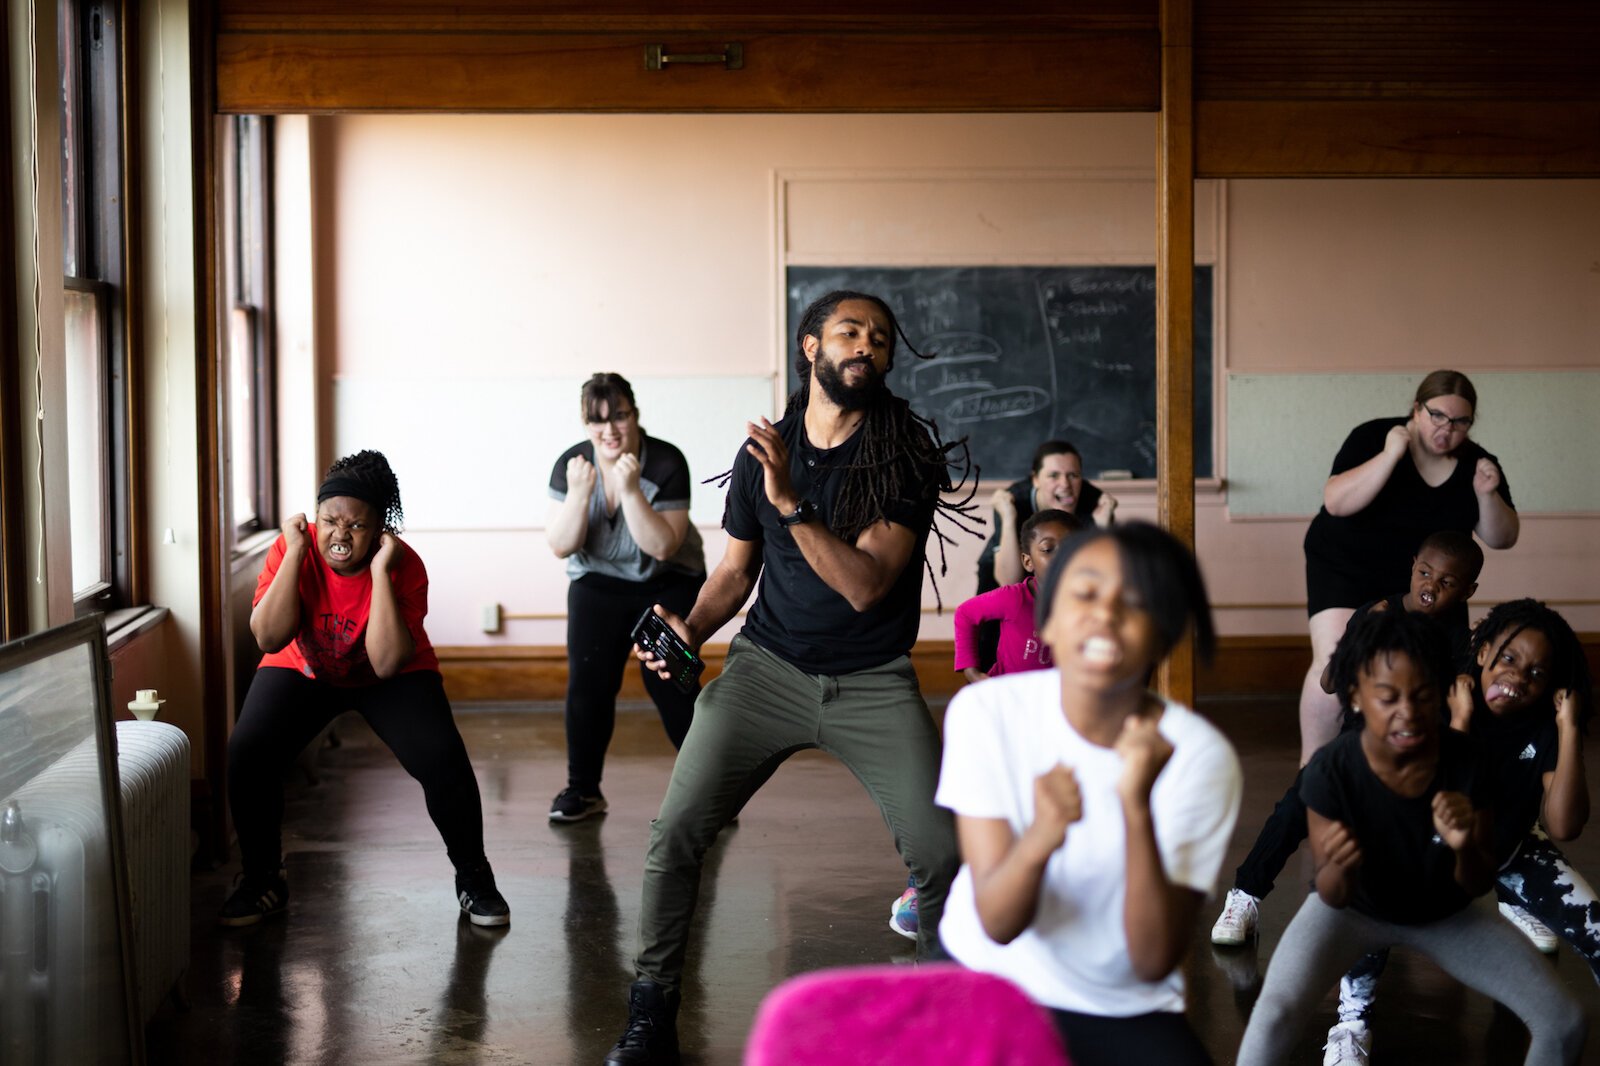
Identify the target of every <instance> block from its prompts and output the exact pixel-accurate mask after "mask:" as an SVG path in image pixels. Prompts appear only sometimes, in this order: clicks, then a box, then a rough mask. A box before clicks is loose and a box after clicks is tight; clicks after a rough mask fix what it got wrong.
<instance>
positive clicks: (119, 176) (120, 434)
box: [58, 0, 134, 616]
mask: <svg viewBox="0 0 1600 1066" xmlns="http://www.w3.org/2000/svg"><path fill="white" fill-rule="evenodd" d="M124 14H125V12H124V8H123V5H122V3H121V2H120V0H63V2H62V4H61V7H60V16H59V22H58V32H59V33H60V37H61V40H60V49H59V57H60V62H61V88H62V100H61V106H62V115H61V130H62V190H61V191H62V230H63V232H62V258H63V278H62V287H63V289H65V290H71V291H76V292H88V293H92V294H94V297H95V305H96V310H97V315H98V318H99V325H100V330H99V333H100V352H99V368H100V371H101V373H100V382H99V389H98V395H97V396H96V398H95V400H96V403H97V406H98V408H99V411H98V412H97V414H98V420H99V422H100V431H101V441H102V447H101V451H100V454H99V456H98V460H99V464H100V473H101V477H102V489H101V501H100V505H101V512H100V513H101V528H100V559H101V565H100V575H99V580H97V581H95V582H92V583H90V584H87V585H83V586H79V585H78V583H77V578H76V577H75V578H74V579H73V585H74V588H73V609H74V613H75V614H76V615H80V616H81V615H84V614H89V613H93V612H95V611H110V610H115V609H118V608H123V607H128V606H130V605H131V604H132V601H133V583H134V573H133V528H132V527H133V522H132V514H133V499H132V496H133V477H132V469H133V454H132V447H131V412H130V402H129V397H130V394H131V390H130V387H129V382H130V375H131V363H130V355H129V331H128V303H127V296H126V294H127V283H128V268H127V259H128V244H129V241H128V220H129V210H128V204H129V196H128V182H127V151H126V145H125V121H126V114H127V111H126V107H125V100H124V84H125V83H124V80H123V74H124V70H123V66H124V61H125V54H126V53H125V48H124V45H125V40H126V38H125V34H126V26H125V23H124ZM74 134H76V137H74ZM69 138H72V142H71V143H70V144H69ZM72 148H76V149H77V151H76V152H73V151H71V149H72ZM68 268H70V272H69V271H68ZM69 448H70V443H69ZM68 462H69V464H72V463H73V462H74V460H72V459H70V458H69V460H68Z"/></svg>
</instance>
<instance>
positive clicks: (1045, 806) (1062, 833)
mask: <svg viewBox="0 0 1600 1066" xmlns="http://www.w3.org/2000/svg"><path fill="white" fill-rule="evenodd" d="M1082 817H1083V796H1082V795H1081V794H1080V793H1079V791H1078V778H1077V776H1076V775H1075V774H1073V772H1072V770H1071V768H1070V767H1066V766H1062V765H1061V764H1060V763H1057V764H1056V765H1055V766H1052V767H1051V768H1050V769H1049V770H1046V771H1045V772H1044V773H1042V774H1040V775H1039V776H1038V777H1036V778H1034V779H1033V824H1032V825H1030V826H1029V827H1028V832H1029V833H1031V834H1033V835H1034V836H1035V837H1037V838H1038V839H1039V840H1040V842H1041V843H1042V844H1044V845H1045V846H1047V847H1048V848H1049V849H1050V850H1051V851H1054V850H1055V849H1057V848H1059V847H1061V845H1062V844H1064V843H1066V840H1067V826H1069V825H1071V824H1072V823H1073V822H1076V821H1077V820H1078V819H1080V818H1082Z"/></svg>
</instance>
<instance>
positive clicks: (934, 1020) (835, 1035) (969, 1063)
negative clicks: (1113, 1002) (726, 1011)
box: [744, 964, 1069, 1066]
mask: <svg viewBox="0 0 1600 1066" xmlns="http://www.w3.org/2000/svg"><path fill="white" fill-rule="evenodd" d="M744 1061H745V1066H873V1064H879V1063H882V1064H884V1066H899V1064H900V1063H904V1062H906V1061H915V1062H936V1063H939V1064H940V1066H1010V1064H1012V1063H1016V1064H1023V1063H1026V1064H1028V1066H1052V1064H1060V1066H1069V1060H1068V1058H1067V1055H1066V1052H1064V1051H1063V1050H1062V1046H1061V1039H1060V1037H1058V1036H1057V1035H1056V1029H1055V1026H1054V1024H1052V1023H1051V1021H1050V1017H1049V1015H1048V1014H1046V1013H1045V1010H1044V1008H1042V1007H1040V1006H1038V1005H1037V1004H1035V1003H1034V1002H1033V1001H1031V1000H1030V999H1028V997H1027V996H1025V995H1023V993H1022V990H1021V989H1019V988H1017V986H1016V985H1013V984H1012V983H1011V982H1009V981H1007V980H1005V979H1003V978H1000V977H995V976H993V975H992V974H985V973H977V972H975V971H973V970H968V969H966V968H964V967H961V966H956V965H950V964H940V965H928V966H919V967H917V968H915V969H908V968H907V967H903V966H860V967H850V968H846V969H838V970H823V971H820V972H818V973H811V974H805V975H803V976H800V977H795V978H792V979H791V980H788V981H785V982H784V983H783V984H781V985H779V986H778V987H777V988H775V989H773V990H772V991H771V992H770V993H768V995H767V998H766V999H765V1000H764V1001H763V1002H762V1004H761V1010H760V1011H759V1012H757V1014H756V1020H755V1025H754V1027H753V1028H752V1029H751V1032H750V1042H749V1044H748V1045H747V1046H746V1047H745V1055H744Z"/></svg>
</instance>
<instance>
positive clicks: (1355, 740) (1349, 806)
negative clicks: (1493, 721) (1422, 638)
mask: <svg viewBox="0 0 1600 1066" xmlns="http://www.w3.org/2000/svg"><path fill="white" fill-rule="evenodd" d="M1492 788H1493V784H1492V781H1491V780H1490V772H1489V769H1488V767H1487V766H1485V765H1484V762H1483V759H1482V755H1481V753H1480V751H1479V749H1478V747H1477V745H1475V744H1474V743H1473V742H1472V740H1471V739H1470V738H1469V737H1466V736H1463V735H1462V734H1460V733H1455V732H1452V731H1450V730H1448V729H1446V730H1444V734H1443V736H1442V737H1441V738H1440V747H1439V766H1438V770H1437V771H1436V772H1435V774H1434V778H1433V781H1432V782H1431V783H1430V784H1429V785H1428V788H1427V789H1426V790H1425V791H1424V792H1423V793H1422V795H1420V796H1417V797H1415V798H1413V799H1408V798H1406V797H1404V796H1399V795H1396V794H1395V793H1394V792H1393V791H1391V790H1390V789H1389V787H1388V786H1387V785H1385V784H1384V783H1383V782H1382V781H1380V780H1378V775H1377V774H1375V773H1373V772H1372V767H1371V765H1370V764H1368V762H1367V756H1366V753H1365V752H1363V751H1362V750H1361V734H1360V733H1357V732H1351V733H1343V734H1341V735H1340V736H1339V737H1337V738H1336V739H1334V740H1332V741H1330V742H1329V743H1327V744H1326V745H1324V746H1323V747H1322V748H1320V749H1319V750H1318V751H1317V753H1316V754H1315V755H1313V756H1312V757H1311V762H1310V763H1308V764H1307V765H1306V768H1305V772H1304V774H1303V776H1302V777H1301V780H1300V798H1301V799H1302V800H1304V801H1305V804H1306V807H1308V808H1309V809H1311V810H1313V811H1316V812H1317V813H1318V814H1320V815H1322V816H1323V817H1324V818H1331V819H1333V820H1334V821H1338V822H1343V823H1344V824H1345V826H1346V827H1348V828H1349V830H1350V833H1351V835H1353V836H1354V837H1355V838H1356V840H1357V842H1358V843H1360V845H1361V856H1362V858H1361V866H1360V868H1359V869H1358V871H1357V873H1356V883H1355V891H1354V892H1353V893H1352V895H1351V898H1350V907H1351V908H1352V909H1353V910H1355V911H1358V912H1359V913H1361V914H1365V915H1367V916H1368V917H1370V918H1377V919H1378V920H1380V921H1386V922H1398V923H1400V924H1402V925H1421V924H1422V923H1424V922H1432V921H1437V920H1439V919H1440V918H1446V917H1449V916H1450V915H1452V914H1455V913H1456V912H1457V911H1459V910H1461V909H1462V908H1463V907H1465V906H1466V905H1467V904H1468V903H1469V902H1471V900H1472V897H1471V896H1469V895H1467V893H1466V891H1465V890H1463V889H1462V887H1461V886H1460V885H1459V884H1457V883H1456V878H1455V867H1456V853H1455V852H1454V851H1451V850H1450V845H1448V844H1446V843H1445V842H1444V841H1443V840H1441V839H1440V838H1439V836H1438V834H1437V833H1435V832H1434V828H1433V797H1434V795H1435V793H1438V792H1460V793H1463V794H1465V795H1466V796H1467V798H1468V799H1470V800H1472V805H1473V806H1474V807H1477V808H1479V809H1482V808H1484V807H1486V806H1488V805H1489V799H1490V797H1491V796H1492V791H1491V790H1492Z"/></svg>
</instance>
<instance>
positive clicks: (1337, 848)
mask: <svg viewBox="0 0 1600 1066" xmlns="http://www.w3.org/2000/svg"><path fill="white" fill-rule="evenodd" d="M1322 855H1323V857H1324V859H1326V861H1327V862H1329V863H1331V864H1332V865H1334V866H1339V867H1342V868H1344V869H1345V870H1355V869H1356V868H1358V867H1359V866H1360V865H1361V842H1360V841H1359V840H1357V839H1356V838H1355V835H1354V834H1353V833H1351V832H1350V827H1349V826H1347V825H1345V824H1344V823H1343V822H1336V821H1329V822H1328V827H1327V829H1326V830H1324V831H1323V834H1322Z"/></svg>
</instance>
